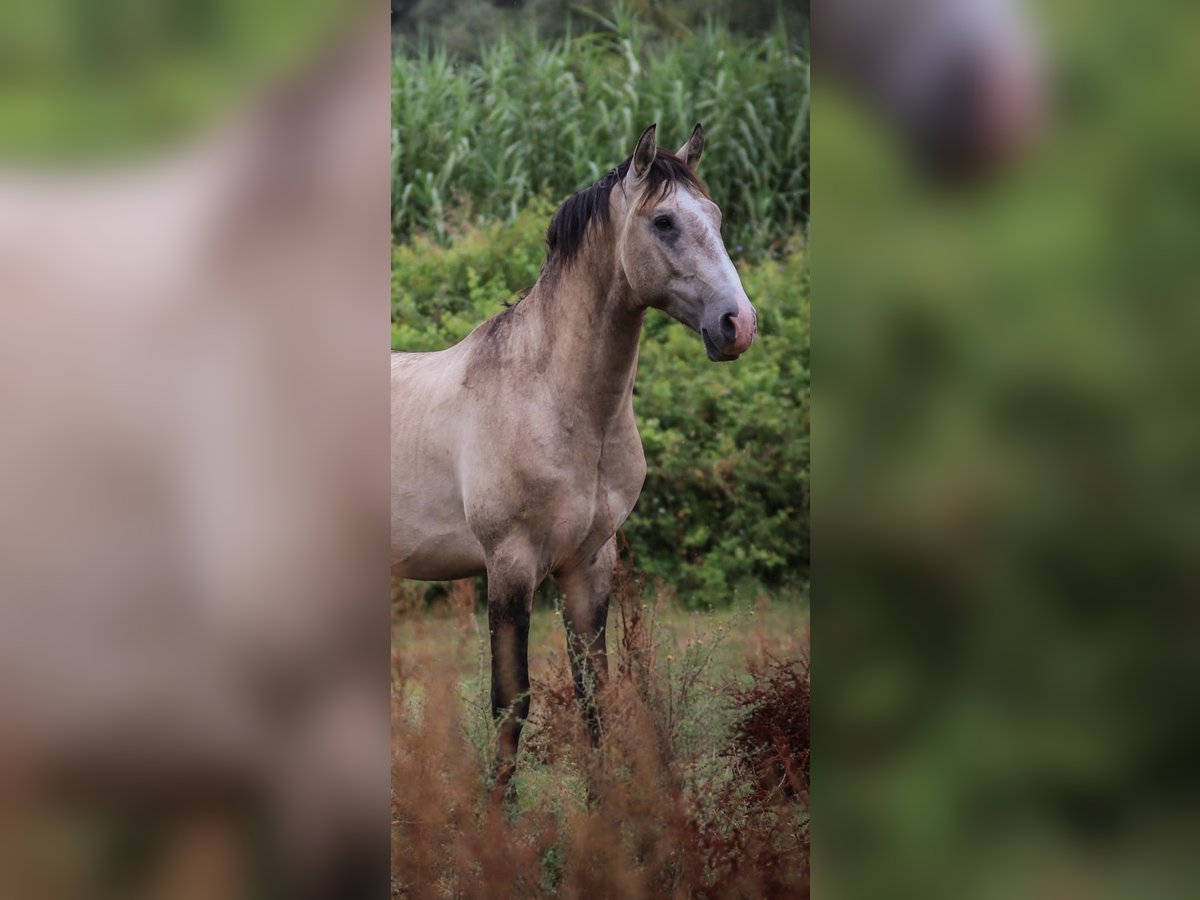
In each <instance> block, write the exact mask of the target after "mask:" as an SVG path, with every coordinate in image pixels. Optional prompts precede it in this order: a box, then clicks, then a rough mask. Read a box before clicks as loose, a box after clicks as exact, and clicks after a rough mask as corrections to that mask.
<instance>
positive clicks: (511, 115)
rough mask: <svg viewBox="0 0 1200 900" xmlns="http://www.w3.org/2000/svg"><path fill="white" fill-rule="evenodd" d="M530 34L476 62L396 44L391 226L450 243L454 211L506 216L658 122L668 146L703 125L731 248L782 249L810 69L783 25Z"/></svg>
mask: <svg viewBox="0 0 1200 900" xmlns="http://www.w3.org/2000/svg"><path fill="white" fill-rule="evenodd" d="M605 24H606V26H607V27H606V29H605V30H602V31H597V32H590V33H587V34H582V35H578V36H576V37H568V38H564V39H562V40H557V41H554V42H549V43H547V42H540V41H538V40H536V39H535V38H534V37H532V36H525V37H521V36H517V37H510V36H507V35H505V34H504V33H501V34H499V35H498V36H496V37H494V38H492V39H490V41H489V43H487V44H485V45H483V46H482V47H481V48H480V51H479V57H478V59H466V58H462V57H458V56H455V55H453V54H451V53H450V52H449V51H447V50H446V49H445V48H444V47H443V46H440V45H439V46H433V45H431V44H429V43H424V44H420V45H417V46H416V47H413V46H410V45H408V44H401V45H400V46H399V48H398V50H397V53H396V54H395V57H394V65H393V69H392V126H393V127H392V226H393V234H394V237H395V239H396V240H397V241H405V240H408V239H409V238H411V237H412V236H413V235H414V234H418V233H421V232H428V233H430V234H432V235H433V236H434V237H436V238H437V239H438V240H439V241H440V242H442V243H446V242H448V241H449V239H450V235H451V232H452V231H453V229H454V225H455V219H456V218H457V219H459V220H462V219H466V220H470V221H475V222H477V223H478V222H484V221H487V220H490V219H496V218H499V219H503V220H506V221H512V220H513V219H515V218H516V216H517V215H518V214H519V213H520V211H521V210H524V209H526V208H527V207H528V206H529V205H530V204H531V203H533V202H535V201H537V200H538V199H539V198H542V197H546V196H549V197H553V198H555V199H561V198H562V197H564V196H566V195H568V194H570V193H572V192H574V191H576V190H578V189H579V188H581V187H584V186H586V185H588V184H591V183H592V182H593V181H595V180H596V179H597V178H598V177H600V176H601V175H602V174H604V172H606V171H607V170H608V169H610V168H612V167H613V166H614V165H616V164H617V163H619V162H620V161H621V160H622V159H624V158H625V157H626V156H628V155H629V153H630V152H631V151H632V149H633V146H634V143H635V142H636V140H637V136H638V134H639V133H640V132H641V130H642V129H643V128H644V127H645V126H646V125H648V124H649V123H651V122H657V123H658V126H659V137H660V140H662V141H664V142H665V143H667V146H669V147H671V148H672V149H674V148H675V147H678V146H679V145H680V144H682V143H683V141H684V140H685V139H686V138H687V136H688V135H689V134H690V133H691V129H692V126H693V125H694V124H695V123H696V122H697V121H702V122H703V123H704V126H705V131H706V134H707V138H708V145H707V148H706V151H705V158H704V164H703V175H704V178H705V179H706V180H707V182H708V184H709V187H710V188H711V190H712V192H713V195H714V196H716V197H719V198H720V202H721V205H722V207H723V209H724V211H725V217H726V218H725V221H726V226H725V236H726V239H727V241H728V242H729V244H730V246H731V247H733V248H740V249H739V255H746V256H750V257H754V258H757V257H759V256H761V255H762V254H764V253H765V252H767V251H770V250H771V249H772V248H774V249H778V248H780V247H781V246H782V245H783V244H785V243H786V241H787V240H788V237H789V236H790V235H791V234H794V233H795V232H796V231H797V230H798V229H799V228H801V227H802V225H803V224H804V222H805V221H806V217H807V200H808V165H807V161H808V99H807V98H808V62H807V58H806V55H805V54H804V52H803V50H802V47H801V45H800V41H799V38H797V37H795V36H794V35H789V34H788V33H787V32H786V31H785V30H784V29H783V28H782V27H780V28H778V29H776V30H775V31H773V32H771V33H769V34H766V35H763V36H760V37H742V36H738V35H736V34H734V33H733V32H731V31H730V30H729V29H728V28H727V27H725V26H723V25H716V24H711V23H710V24H708V25H705V26H703V27H701V28H698V29H696V30H695V31H692V32H687V33H686V35H685V36H684V37H683V38H680V39H675V40H671V41H662V40H657V39H653V38H652V37H651V36H650V35H649V34H648V33H647V31H646V30H645V28H644V27H643V26H642V25H641V24H640V23H639V21H638V20H637V19H635V18H633V17H632V16H631V15H628V14H621V15H618V16H616V18H615V19H614V20H613V21H611V22H606V23H605Z"/></svg>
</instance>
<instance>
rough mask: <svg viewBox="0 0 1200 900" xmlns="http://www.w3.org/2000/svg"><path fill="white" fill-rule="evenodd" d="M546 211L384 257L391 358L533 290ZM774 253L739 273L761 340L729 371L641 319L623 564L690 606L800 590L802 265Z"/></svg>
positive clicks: (804, 536) (656, 320)
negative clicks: (640, 450) (635, 457)
mask: <svg viewBox="0 0 1200 900" xmlns="http://www.w3.org/2000/svg"><path fill="white" fill-rule="evenodd" d="M551 211H552V210H551V206H550V205H549V204H548V203H546V202H545V201H539V202H536V203H535V204H534V205H533V206H532V207H530V208H529V209H527V210H525V211H523V212H521V213H520V214H519V215H518V216H517V217H516V218H515V219H514V220H513V222H512V224H505V223H501V222H493V223H491V224H488V225H486V226H483V227H475V226H465V227H462V228H460V229H458V230H456V232H455V235H456V238H455V240H454V241H453V242H452V243H451V244H450V245H449V246H446V247H443V246H440V245H439V244H438V243H437V241H435V240H434V239H433V238H432V237H429V236H424V237H420V238H416V239H414V240H413V241H412V242H410V243H408V244H402V245H398V246H396V247H395V248H394V251H393V258H392V297H393V330H392V346H393V348H394V349H397V350H435V349H441V348H443V347H447V346H450V345H451V344H453V343H455V342H456V341H458V340H461V339H462V338H463V337H465V336H466V335H467V334H468V333H469V332H470V331H471V329H472V328H474V327H475V326H476V325H478V324H479V323H480V322H481V321H483V320H484V319H486V318H488V317H489V316H491V315H494V314H495V313H497V312H499V311H500V310H501V309H502V308H503V305H504V304H505V303H506V302H512V301H513V300H515V299H516V298H517V295H518V292H519V291H521V290H522V289H525V288H528V287H529V286H531V285H532V284H533V283H534V281H536V280H537V275H538V271H539V269H540V266H541V261H542V257H543V247H542V241H541V239H542V232H543V230H544V228H545V225H546V221H547V219H548V217H549V215H550V212H551ZM780 256H781V258H779V259H767V260H764V261H762V262H760V263H758V264H756V265H755V264H748V263H744V262H743V263H742V264H741V265H740V266H739V270H740V272H741V274H742V280H743V283H744V284H745V287H746V291H747V293H748V294H749V295H750V297H751V299H752V300H753V301H754V302H755V304H756V306H757V308H758V313H759V329H760V335H759V339H758V341H756V343H755V345H754V346H753V347H752V348H751V350H750V351H749V352H748V353H746V355H745V356H743V357H742V358H741V359H740V360H738V361H737V362H735V363H729V364H724V365H719V364H713V363H710V362H709V361H708V360H707V358H706V357H705V355H704V350H703V348H702V345H701V344H700V341H699V339H698V338H697V337H696V336H695V335H694V334H692V333H691V332H690V331H688V330H687V329H686V328H684V327H683V326H682V325H679V324H678V323H676V322H674V321H673V320H671V319H669V318H668V317H666V316H665V315H663V314H661V313H657V312H652V313H651V314H650V315H649V316H648V317H647V322H646V328H645V330H644V333H643V337H642V350H641V362H640V364H639V371H638V383H637V388H636V391H635V394H634V407H635V410H636V413H637V417H638V423H639V427H640V430H641V434H642V440H643V443H644V446H645V449H646V458H647V466H648V470H649V472H648V475H647V479H646V486H645V489H644V490H643V491H642V496H641V499H640V500H639V501H638V505H637V507H636V509H635V510H634V512H633V515H632V516H631V517H630V519H629V521H628V522H627V523H626V526H625V528H624V534H625V536H626V538H627V539H628V541H629V550H628V553H627V557H628V559H629V560H630V561H631V562H632V564H633V566H634V567H635V568H636V570H637V571H639V572H640V573H641V574H643V575H646V576H647V577H649V578H650V579H652V581H661V583H663V584H666V585H670V586H671V588H672V589H673V590H675V591H676V592H677V593H678V595H679V597H680V598H681V599H682V600H683V601H684V602H685V603H687V604H689V605H692V606H701V605H706V604H711V603H725V602H728V601H729V599H730V598H731V596H732V594H733V593H737V594H740V596H741V597H743V598H744V599H746V600H750V599H753V595H754V594H755V593H756V592H757V591H759V590H761V589H778V588H801V587H802V586H803V584H804V582H805V581H806V580H807V574H808V470H809V448H808V421H809V362H808V333H809V300H808V296H809V295H808V280H809V279H808V264H807V260H806V257H805V254H804V251H803V249H802V246H801V245H800V243H799V242H798V241H793V242H792V243H790V244H788V245H787V246H786V247H784V248H783V249H782V250H781V254H780Z"/></svg>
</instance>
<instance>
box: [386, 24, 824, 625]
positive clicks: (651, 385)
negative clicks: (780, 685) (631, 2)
mask: <svg viewBox="0 0 1200 900" xmlns="http://www.w3.org/2000/svg"><path fill="white" fill-rule="evenodd" d="M582 18H584V19H585V20H586V21H587V23H588V30H586V31H584V32H583V33H571V32H570V29H569V28H566V27H564V29H563V31H564V34H563V35H562V36H556V37H552V38H550V39H546V38H544V37H542V36H541V33H540V31H539V29H538V27H537V23H536V21H533V20H531V19H525V20H522V21H524V22H525V27H524V28H523V29H522V28H521V27H517V26H513V27H510V28H507V29H504V30H501V31H500V32H499V33H498V34H496V35H493V36H489V37H488V40H486V41H481V42H479V43H478V44H477V45H476V46H475V48H474V51H473V52H472V53H469V54H466V55H462V54H457V53H455V52H452V51H451V49H449V48H448V47H447V45H446V44H445V43H444V41H443V39H442V38H441V37H439V32H438V31H437V28H436V27H433V28H430V29H427V30H425V31H424V32H422V31H421V29H419V28H418V29H414V31H416V32H417V33H418V36H417V37H414V38H412V39H408V38H404V37H400V38H399V39H398V40H397V49H396V54H395V64H394V67H393V100H392V113H393V146H392V166H393V187H392V210H393V223H392V224H393V234H394V239H395V247H394V253H393V275H392V278H393V281H392V284H393V293H392V299H393V329H392V346H393V348H394V349H397V350H434V349H441V348H443V347H447V346H449V345H451V344H452V343H454V342H455V341H457V340H460V339H461V338H462V337H464V336H465V335H466V334H468V333H469V332H470V330H471V329H472V328H474V327H475V326H476V325H477V324H479V323H480V322H481V321H483V320H484V319H486V318H488V317H489V316H491V315H494V314H495V313H497V312H499V311H500V310H501V309H502V308H503V305H504V304H506V303H509V302H512V301H513V300H515V299H516V298H517V297H518V296H519V295H520V293H522V292H523V291H525V290H527V289H528V288H529V287H531V286H532V285H533V283H534V281H536V279H537V276H538V272H539V269H540V266H541V262H542V259H543V257H544V245H543V241H542V236H543V234H544V230H545V227H546V224H547V223H548V221H549V218H550V216H551V214H552V213H553V211H554V208H555V207H556V206H557V204H558V203H560V202H561V201H562V200H563V199H565V198H566V196H568V195H569V194H570V193H572V192H574V191H575V190H578V189H579V188H582V187H584V186H586V185H588V184H590V183H592V182H593V181H594V180H595V179H596V178H598V177H599V176H600V175H602V174H603V173H604V172H605V171H607V170H608V169H609V168H611V167H612V166H614V165H616V164H617V163H619V162H620V161H621V160H622V159H624V158H625V157H626V156H627V155H628V154H629V153H630V151H631V150H632V147H633V144H634V142H635V141H636V138H637V135H638V134H639V132H640V131H641V129H642V128H644V127H645V126H646V125H647V124H649V123H650V122H654V121H656V122H658V124H659V135H660V140H663V141H664V143H667V145H668V146H675V145H676V144H681V143H682V142H683V140H684V139H685V138H686V137H687V135H688V134H689V133H690V131H691V127H692V125H693V124H694V123H695V122H696V121H698V120H699V121H703V122H704V123H705V130H706V135H707V138H708V144H707V148H706V151H705V156H704V160H703V162H702V163H701V174H702V176H703V177H704V178H705V180H706V182H707V183H708V185H709V188H710V190H711V192H712V194H713V196H714V198H715V199H716V200H717V202H718V203H720V204H721V206H722V209H723V210H724V213H725V239H726V243H727V245H728V246H729V248H730V252H731V254H732V255H733V257H734V259H735V262H737V264H738V268H739V271H740V272H741V274H742V278H743V281H744V283H745V286H746V290H747V292H748V293H749V295H750V297H751V300H752V301H753V302H754V303H755V304H756V306H757V308H758V311H759V316H760V319H759V326H760V338H759V341H758V342H757V343H756V344H755V346H754V347H753V348H752V350H751V351H750V352H749V353H747V354H746V356H745V357H743V359H741V360H739V361H738V362H737V363H734V364H730V365H723V366H715V365H712V364H711V363H709V362H708V361H707V359H706V358H705V356H704V353H703V350H702V348H701V345H700V343H699V340H698V338H696V337H695V335H692V334H691V333H690V332H688V331H686V329H684V328H682V327H680V326H678V325H677V324H675V323H674V322H673V321H671V320H669V319H667V318H666V317H665V316H662V315H659V314H652V315H651V316H649V317H648V319H647V326H646V329H645V332H644V335H643V341H642V356H641V363H640V368H639V379H638V387H637V390H636V393H635V399H634V404H635V410H636V413H637V416H638V422H639V426H640V428H641V431H642V437H643V442H644V444H645V448H646V455H647V464H648V468H649V474H648V477H647V483H646V488H645V490H644V491H643V493H642V497H641V500H640V501H639V503H638V506H637V508H636V509H635V510H634V513H633V515H632V516H631V517H630V520H629V522H628V523H627V525H626V527H625V529H624V536H625V538H626V539H627V541H628V551H627V553H626V556H627V559H628V561H629V563H630V564H631V565H632V566H634V567H635V569H636V571H637V572H638V573H639V574H641V575H644V576H648V577H649V578H651V579H652V582H653V583H654V584H657V585H659V586H662V587H666V588H668V589H669V590H671V591H672V592H674V593H676V594H677V595H678V596H679V597H680V598H681V599H682V600H683V601H684V602H685V603H686V604H689V605H697V606H698V605H707V604H722V603H728V602H730V601H731V600H732V599H735V598H738V597H741V598H743V599H747V600H748V599H752V598H753V597H755V596H756V595H757V594H758V593H760V592H762V591H772V592H775V591H784V592H785V593H793V594H794V593H798V592H801V591H803V589H804V587H805V585H806V583H807V572H808V458H809V457H808V411H809V368H808V329H809V306H808V266H807V257H806V253H805V240H804V237H803V232H804V229H805V227H806V222H807V209H808V166H807V157H808V150H807V148H808V103H807V88H808V63H807V56H806V54H805V52H804V50H803V47H802V40H803V34H802V33H801V32H800V31H799V30H797V29H795V28H789V27H788V25H787V20H786V19H785V18H782V17H781V18H778V19H772V20H770V22H771V24H770V25H769V28H768V30H767V31H765V32H761V33H753V34H747V33H739V32H738V31H737V30H735V29H734V28H733V27H731V26H730V25H729V24H727V23H725V22H720V23H718V22H717V21H715V20H713V19H711V18H708V19H703V20H702V19H700V18H699V17H698V16H697V17H696V20H695V23H694V27H691V28H689V27H686V26H685V25H682V24H680V23H679V22H676V23H675V24H674V25H671V26H670V27H668V26H664V25H662V24H658V23H656V21H655V20H654V19H650V18H645V17H640V16H639V15H637V14H636V13H635V12H633V11H631V10H630V9H629V8H627V7H619V8H617V9H616V10H615V11H611V12H607V13H605V14H592V15H590V16H586V17H582ZM439 21H441V20H435V21H434V23H433V24H434V26H436V25H437V23H438V22H439ZM672 142H674V143H672Z"/></svg>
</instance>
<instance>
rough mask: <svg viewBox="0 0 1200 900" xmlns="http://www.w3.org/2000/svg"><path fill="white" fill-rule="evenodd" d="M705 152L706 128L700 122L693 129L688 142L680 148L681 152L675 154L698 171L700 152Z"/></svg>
mask: <svg viewBox="0 0 1200 900" xmlns="http://www.w3.org/2000/svg"><path fill="white" fill-rule="evenodd" d="M703 152H704V128H703V127H702V126H701V125H700V123H699V122H697V123H696V127H695V128H693V129H692V136H691V137H690V138H688V139H687V143H686V144H684V145H683V146H682V147H680V148H679V152H678V153H677V154H675V155H676V156H678V157H679V158H680V159H682V160H683V161H684V162H685V163H687V167H688V168H689V169H691V170H692V171H693V172H695V171H696V166H698V165H700V154H701V153H703Z"/></svg>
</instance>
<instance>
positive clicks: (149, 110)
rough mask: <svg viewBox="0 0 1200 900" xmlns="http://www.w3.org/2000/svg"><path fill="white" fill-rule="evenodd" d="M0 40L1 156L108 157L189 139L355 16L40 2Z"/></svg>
mask: <svg viewBox="0 0 1200 900" xmlns="http://www.w3.org/2000/svg"><path fill="white" fill-rule="evenodd" d="M10 6H17V7H18V8H17V9H6V13H7V15H6V16H5V18H4V27H3V29H0V60H3V63H2V65H0V152H3V153H4V154H5V155H6V156H15V157H16V158H17V159H19V160H21V161H45V160H47V159H50V160H58V161H62V160H78V159H81V158H87V157H101V158H104V157H118V156H121V155H127V154H131V153H138V152H145V151H146V150H148V149H151V148H157V147H161V146H162V145H163V144H164V143H165V142H167V141H170V140H175V139H178V138H180V137H181V136H183V135H186V134H189V133H193V132H194V131H195V130H196V129H197V128H198V127H199V126H201V125H202V124H204V123H205V122H208V121H211V120H212V118H213V116H214V115H216V114H217V112H218V111H219V110H221V109H222V108H224V107H227V106H229V105H230V104H231V103H241V102H244V99H245V95H246V91H247V87H248V86H251V87H252V86H253V85H256V84H258V85H261V84H262V83H264V82H267V81H271V80H274V79H278V78H280V77H281V76H282V75H283V74H284V73H289V72H292V71H294V70H295V69H296V68H297V67H299V66H301V65H304V64H306V63H307V64H311V58H312V57H313V56H314V55H315V54H318V53H321V52H324V51H325V49H326V48H327V47H328V45H329V43H330V40H331V38H333V37H334V36H336V35H338V34H339V33H341V32H344V31H345V27H344V23H346V22H347V21H350V22H353V21H355V20H354V18H353V15H352V13H354V12H357V11H361V10H362V9H363V8H364V4H363V3H362V2H357V3H353V4H350V7H351V9H350V10H348V9H347V4H345V3H336V2H333V0H286V2H285V0H215V2H207V3H179V2H175V3H162V2H157V0H107V2H104V3H92V2H86V0H51V2H47V3H23V4H10Z"/></svg>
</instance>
